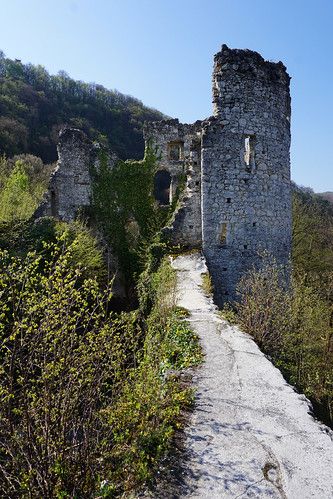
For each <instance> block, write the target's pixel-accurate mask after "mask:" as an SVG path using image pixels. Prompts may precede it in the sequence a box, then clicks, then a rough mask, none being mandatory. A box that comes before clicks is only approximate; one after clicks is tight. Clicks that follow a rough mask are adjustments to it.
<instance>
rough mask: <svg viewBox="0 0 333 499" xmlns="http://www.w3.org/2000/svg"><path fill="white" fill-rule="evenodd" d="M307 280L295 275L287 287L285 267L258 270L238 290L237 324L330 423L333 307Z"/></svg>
mask: <svg viewBox="0 0 333 499" xmlns="http://www.w3.org/2000/svg"><path fill="white" fill-rule="evenodd" d="M309 279H310V278H309V275H306V274H303V275H300V274H299V273H297V274H295V275H294V277H293V279H292V281H291V283H290V284H289V283H286V282H285V280H284V275H283V272H282V269H281V268H279V267H278V266H277V265H276V264H274V263H272V262H268V263H267V264H266V265H265V266H264V267H263V269H262V270H261V271H260V272H255V271H252V272H250V273H249V274H248V275H246V276H245V277H244V278H243V279H242V281H241V283H240V286H239V290H240V293H241V302H240V303H239V305H238V320H239V323H240V325H241V327H242V328H243V330H245V331H246V332H248V333H250V334H252V335H253V337H254V339H255V340H256V341H257V342H258V344H259V345H260V347H261V348H262V349H263V351H264V352H266V353H268V354H269V355H270V356H271V357H272V359H273V361H274V362H275V364H276V365H277V366H278V367H280V368H281V369H282V371H283V373H284V374H285V375H286V377H287V379H288V380H289V381H290V382H291V383H292V384H294V385H295V386H296V387H297V388H298V389H299V390H301V391H302V392H304V393H305V394H306V395H307V396H308V397H310V398H311V399H312V400H313V401H315V402H316V403H317V404H319V405H321V406H322V408H323V413H325V412H326V414H327V415H326V417H327V419H328V420H330V421H331V423H332V422H333V341H332V340H333V328H332V305H331V304H330V303H329V302H328V301H327V300H326V299H324V298H322V296H321V294H320V292H318V290H317V289H316V287H313V286H311V284H310V283H309ZM288 284H289V286H288Z"/></svg>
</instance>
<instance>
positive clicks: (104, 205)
mask: <svg viewBox="0 0 333 499" xmlns="http://www.w3.org/2000/svg"><path fill="white" fill-rule="evenodd" d="M157 159H158V151H157V150H156V148H155V147H154V146H153V144H150V143H148V145H147V147H146V150H145V155H144V159H143V160H140V161H136V160H127V161H118V162H117V163H116V165H115V166H114V167H113V168H112V169H111V168H109V166H108V156H107V154H106V152H104V151H102V152H101V153H100V162H99V163H100V164H99V166H98V168H96V167H93V168H92V175H93V195H92V199H93V203H92V207H91V213H90V215H91V219H92V221H93V222H94V223H95V225H96V226H97V227H98V228H99V230H101V231H102V233H103V235H104V237H105V239H106V241H107V243H108V244H109V245H110V246H111V248H112V251H113V252H114V253H115V254H116V255H117V258H118V260H119V264H120V268H121V270H122V272H123V273H124V275H125V278H126V282H127V283H128V285H131V284H133V282H135V280H136V278H137V277H138V275H139V274H140V273H141V272H142V271H143V270H144V267H145V263H146V261H147V258H149V254H150V255H151V253H152V252H153V253H154V254H156V257H158V255H162V254H163V252H165V249H166V245H165V244H164V243H163V241H162V237H161V232H160V231H161V229H162V228H163V227H164V226H165V225H166V223H167V221H168V220H169V218H170V217H171V215H172V213H173V211H174V209H175V206H176V204H177V200H178V196H179V194H180V190H179V192H178V195H176V196H175V200H174V203H173V204H172V205H171V206H170V207H161V206H160V205H159V204H158V203H157V202H156V200H155V198H154V196H153V186H154V175H155V173H156V171H157V166H158V165H157Z"/></svg>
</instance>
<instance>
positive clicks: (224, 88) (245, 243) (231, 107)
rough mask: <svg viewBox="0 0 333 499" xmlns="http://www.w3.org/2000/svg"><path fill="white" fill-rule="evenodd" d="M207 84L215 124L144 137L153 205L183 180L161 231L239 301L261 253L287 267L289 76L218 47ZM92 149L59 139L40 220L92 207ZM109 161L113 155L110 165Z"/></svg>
mask: <svg viewBox="0 0 333 499" xmlns="http://www.w3.org/2000/svg"><path fill="white" fill-rule="evenodd" d="M212 80H213V81H212V85H213V116H212V117H210V118H208V119H206V120H203V121H197V122H196V123H194V124H192V125H188V124H181V123H179V121H178V120H176V119H172V120H165V121H159V122H149V123H146V124H145V127H144V137H145V140H146V142H148V141H150V142H151V143H153V144H154V145H156V146H157V149H158V152H159V163H158V171H157V173H156V177H155V192H154V194H155V197H156V199H157V201H158V202H159V203H160V204H162V205H163V204H164V205H167V204H169V203H171V202H172V200H173V198H174V196H175V195H176V192H177V187H178V184H179V182H180V179H185V183H186V186H185V189H184V190H183V192H182V195H181V198H180V204H179V207H178V209H177V211H176V213H175V215H174V219H173V222H172V224H171V226H170V227H167V228H165V230H164V232H165V234H167V235H168V237H169V239H170V241H171V242H172V243H173V244H176V245H180V246H181V247H185V248H201V249H202V251H203V254H204V256H205V257H206V260H207V265H208V268H209V271H210V273H211V276H212V280H213V283H214V288H215V294H216V300H217V302H218V304H222V303H223V302H225V301H229V300H233V299H235V298H236V286H237V283H238V282H239V279H240V278H241V276H242V275H244V273H245V272H246V271H248V270H249V269H250V268H252V267H253V266H255V267H257V268H258V267H260V264H261V262H262V253H263V252H264V251H266V252H268V253H269V254H270V255H272V256H273V257H274V258H275V259H276V261H277V262H278V263H279V264H282V265H284V266H287V265H288V262H289V258H290V249H291V188H290V153H289V150H290V93H289V82H290V77H289V76H288V74H287V72H286V68H285V66H284V65H283V64H282V63H281V62H278V63H273V62H268V61H265V60H264V59H263V58H262V57H261V55H259V54H258V53H256V52H253V51H250V50H238V49H229V48H228V47H227V46H226V45H223V46H222V49H221V51H220V52H218V53H217V54H216V55H215V59H214V70H213V79H212ZM95 147H96V146H93V144H92V143H90V141H88V139H86V138H85V137H84V136H83V134H82V132H80V131H78V130H67V131H64V132H63V134H62V135H61V137H60V143H59V148H58V151H59V162H58V167H57V170H56V172H55V173H54V174H53V177H52V179H51V182H50V188H49V192H48V195H47V198H46V199H45V202H44V204H43V206H41V207H40V209H39V212H38V214H39V215H43V214H51V215H52V216H56V217H58V218H61V219H64V220H72V219H73V218H74V217H75V214H76V212H77V210H78V209H79V208H80V207H82V206H87V205H89V203H90V196H91V179H90V176H89V164H91V163H92V162H93V163H94V162H96V161H98V159H97V154H96V151H95ZM115 160H116V159H115V157H114V156H112V155H111V160H110V161H111V163H110V165H111V167H112V163H113V162H114V161H115Z"/></svg>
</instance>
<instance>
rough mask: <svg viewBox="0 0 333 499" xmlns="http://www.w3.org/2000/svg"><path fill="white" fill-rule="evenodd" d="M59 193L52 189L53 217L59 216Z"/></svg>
mask: <svg viewBox="0 0 333 499" xmlns="http://www.w3.org/2000/svg"><path fill="white" fill-rule="evenodd" d="M57 201H58V200H57V194H56V192H55V191H54V190H53V189H52V190H51V215H52V217H57V216H58V202H57Z"/></svg>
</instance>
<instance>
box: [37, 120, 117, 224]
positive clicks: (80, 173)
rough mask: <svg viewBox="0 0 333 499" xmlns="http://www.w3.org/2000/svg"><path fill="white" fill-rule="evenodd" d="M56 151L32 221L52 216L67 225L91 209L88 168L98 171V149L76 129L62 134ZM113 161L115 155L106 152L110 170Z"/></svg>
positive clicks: (90, 185)
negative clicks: (79, 214)
mask: <svg viewBox="0 0 333 499" xmlns="http://www.w3.org/2000/svg"><path fill="white" fill-rule="evenodd" d="M57 147H58V162H57V166H56V169H55V170H54V172H53V173H52V175H51V178H50V182H49V186H48V191H47V192H46V193H45V196H44V201H43V202H42V204H41V205H40V206H39V208H38V209H37V211H36V213H35V217H41V216H53V217H55V218H57V219H59V220H64V221H66V222H70V221H72V220H74V219H75V218H76V216H77V215H78V213H79V212H80V210H81V209H84V208H86V207H89V206H90V205H91V194H92V192H91V188H92V179H91V167H92V166H95V167H96V168H97V169H98V165H99V150H100V147H99V145H98V144H94V143H93V142H92V141H91V140H89V139H88V137H87V136H86V135H85V133H84V132H82V131H81V130H78V129H76V128H64V129H63V130H61V132H60V134H59V142H58V146H57ZM116 160H117V157H116V155H115V154H114V153H112V152H108V161H109V166H110V168H111V167H112V166H113V164H114V163H115V161H116Z"/></svg>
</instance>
